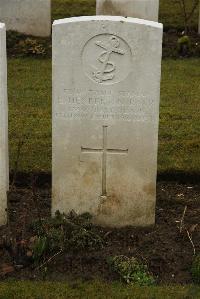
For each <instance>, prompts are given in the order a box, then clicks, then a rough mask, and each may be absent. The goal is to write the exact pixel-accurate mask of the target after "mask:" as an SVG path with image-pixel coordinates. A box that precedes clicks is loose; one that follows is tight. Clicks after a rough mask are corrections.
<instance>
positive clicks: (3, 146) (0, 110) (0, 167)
mask: <svg viewBox="0 0 200 299" xmlns="http://www.w3.org/2000/svg"><path fill="white" fill-rule="evenodd" d="M6 64H7V63H6V29H5V25H4V24H2V23H0V225H3V224H5V223H6V207H7V196H6V192H7V189H8V183H9V179H8V176H9V173H8V136H7V134H8V106H7V67H6Z"/></svg>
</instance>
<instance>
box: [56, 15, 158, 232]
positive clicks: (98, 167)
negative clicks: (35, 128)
mask: <svg viewBox="0 0 200 299" xmlns="http://www.w3.org/2000/svg"><path fill="white" fill-rule="evenodd" d="M161 53H162V24H159V23H155V22H150V21H145V20H140V19H133V18H124V17H112V16H96V17H80V18H71V19H64V20H58V21H55V22H54V25H53V200H52V201H53V202H52V213H53V214H54V213H55V212H56V210H60V211H61V212H66V213H67V212H69V211H71V210H74V211H76V212H77V213H83V212H89V213H91V214H92V215H93V216H94V221H95V223H98V224H101V225H106V226H107V225H108V226H125V225H138V226H146V225H151V224H154V221H155V219H154V218H155V200H156V173H157V143H158V122H159V98H160V74H161Z"/></svg>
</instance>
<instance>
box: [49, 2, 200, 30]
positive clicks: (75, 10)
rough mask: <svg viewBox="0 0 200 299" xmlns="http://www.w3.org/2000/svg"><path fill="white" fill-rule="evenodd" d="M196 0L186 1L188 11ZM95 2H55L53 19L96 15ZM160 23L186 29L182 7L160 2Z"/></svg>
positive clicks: (191, 23) (173, 3) (192, 23)
mask: <svg viewBox="0 0 200 299" xmlns="http://www.w3.org/2000/svg"><path fill="white" fill-rule="evenodd" d="M193 1H194V0H186V4H187V11H188V12H190V11H191V7H192V3H193ZM95 3H96V1H95V0H73V1H72V0H53V1H52V18H53V20H56V19H62V18H68V17H72V16H84V15H95V14H96V12H95V5H96V4H95ZM159 15H160V17H159V20H160V22H162V23H164V26H165V28H166V29H169V28H177V29H181V30H182V29H183V28H184V25H183V24H184V20H183V16H182V12H181V10H180V5H179V3H178V1H175V0H160V13H159ZM189 24H190V26H191V27H192V28H195V29H196V30H197V24H198V10H197V9H196V11H195V14H194V17H193V18H191V21H190V22H189Z"/></svg>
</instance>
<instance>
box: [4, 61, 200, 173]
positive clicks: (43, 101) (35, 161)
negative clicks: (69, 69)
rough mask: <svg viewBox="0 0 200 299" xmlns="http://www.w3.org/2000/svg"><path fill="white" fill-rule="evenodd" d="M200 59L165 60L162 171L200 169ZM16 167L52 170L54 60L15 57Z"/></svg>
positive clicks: (12, 129) (12, 128)
mask: <svg viewBox="0 0 200 299" xmlns="http://www.w3.org/2000/svg"><path fill="white" fill-rule="evenodd" d="M199 75H200V63H199V60H198V59H188V60H164V61H163V68H162V84H161V110H160V111H161V113H160V134H159V155H158V171H159V172H169V171H171V172H177V171H183V172H188V173H192V172H199V171H200V159H199V154H200V134H199V132H200V101H199V95H200V84H199ZM8 77H9V80H8V83H9V89H8V91H9V110H10V111H9V140H10V167H11V170H12V169H14V168H15V161H17V160H18V159H17V151H18V144H19V141H20V140H22V141H24V145H23V146H22V147H21V154H20V160H19V168H18V170H19V171H23V172H28V171H29V172H30V171H34V172H41V171H44V172H50V171H51V61H50V59H48V60H39V59H31V58H26V59H9V61H8Z"/></svg>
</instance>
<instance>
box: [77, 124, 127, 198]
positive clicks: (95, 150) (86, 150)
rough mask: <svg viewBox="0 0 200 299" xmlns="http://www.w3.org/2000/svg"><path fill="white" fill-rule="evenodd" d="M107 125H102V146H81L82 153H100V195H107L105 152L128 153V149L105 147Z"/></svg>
mask: <svg viewBox="0 0 200 299" xmlns="http://www.w3.org/2000/svg"><path fill="white" fill-rule="evenodd" d="M107 128H108V127H107V126H103V147H102V148H86V147H81V152H82V153H91V154H93V153H94V154H95V153H102V196H107V190H106V177H107V171H106V168H107V154H119V155H120V154H121V155H124V154H128V149H112V148H107Z"/></svg>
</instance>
